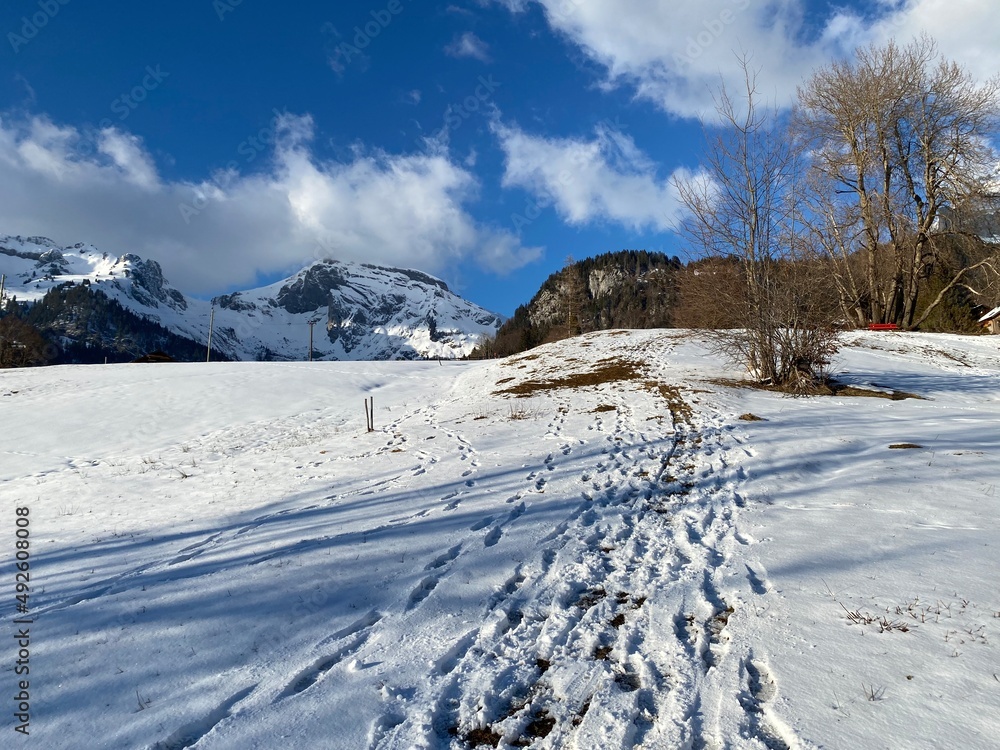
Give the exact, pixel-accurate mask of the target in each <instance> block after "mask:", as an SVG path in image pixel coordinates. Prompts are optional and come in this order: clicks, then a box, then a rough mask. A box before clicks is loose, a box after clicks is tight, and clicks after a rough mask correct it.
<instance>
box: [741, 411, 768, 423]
mask: <svg viewBox="0 0 1000 750" xmlns="http://www.w3.org/2000/svg"><path fill="white" fill-rule="evenodd" d="M740 419H741V420H743V421H744V422H766V421H767V420H766V419H764V417H758V416H757V415H756V414H751V413H750V412H747V413H746V414H740Z"/></svg>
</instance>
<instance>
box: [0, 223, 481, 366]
mask: <svg viewBox="0 0 1000 750" xmlns="http://www.w3.org/2000/svg"><path fill="white" fill-rule="evenodd" d="M0 273H3V274H5V275H6V277H7V279H6V292H5V295H4V296H5V298H6V297H16V298H17V299H18V301H20V302H37V301H38V300H40V299H42V298H43V297H44V296H45V294H46V293H47V292H48V291H49V290H50V289H52V288H53V287H56V286H60V285H62V284H65V283H67V282H68V283H72V284H83V283H87V284H89V285H90V287H91V289H94V290H99V291H101V292H103V293H104V294H105V295H106V296H107V297H108V298H110V299H112V300H115V301H116V302H118V303H119V304H120V305H121V306H122V307H124V308H125V309H127V310H129V311H131V312H133V313H135V314H136V315H138V316H140V317H142V318H145V319H147V320H150V321H153V322H154V323H158V324H159V325H161V326H163V327H164V328H166V329H168V330H170V331H172V332H173V333H175V334H178V335H180V336H184V337H186V338H188V339H191V340H192V341H196V342H199V343H202V344H207V341H208V335H209V329H210V328H211V329H212V331H213V338H212V342H213V343H212V348H213V351H214V352H216V353H218V352H222V353H223V354H224V355H225V356H226V357H227V358H229V359H233V360H250V361H253V360H257V359H262V358H266V359H272V360H293V361H302V360H308V359H309V340H310V339H309V333H310V323H318V326H317V327H316V328H315V329H313V333H314V338H313V358H314V359H318V360H373V359H375V360H380V359H415V358H425V359H437V358H444V359H452V358H458V357H464V356H467V355H468V354H470V353H471V352H472V350H473V349H475V347H476V346H477V345H478V344H479V343H480V342H481V341H482V339H483V337H484V336H487V335H492V334H494V333H495V332H496V328H497V325H498V324H499V322H500V318H499V316H497V315H495V314H494V313H490V312H489V311H487V310H484V309H483V308H481V307H479V306H478V305H475V304H473V303H472V302H469V301H467V300H464V299H462V298H461V297H459V296H457V295H455V294H453V293H452V292H451V291H449V290H448V288H447V286H446V285H445V284H444V282H442V281H440V280H439V279H435V278H434V277H432V276H428V275H427V274H424V273H421V272H418V271H413V270H410V269H398V268H384V267H380V266H375V265H371V264H365V263H347V262H340V261H335V260H324V261H317V262H316V263H313V264H312V265H310V266H307V267H306V268H304V269H302V270H301V271H299V272H298V273H296V274H293V275H292V276H291V277H289V278H287V279H283V280H281V281H278V282H275V283H273V284H270V285H267V286H264V287H260V288H257V289H251V290H247V291H241V292H235V293H233V294H231V295H224V297H223V298H220V300H221V299H225V298H229V299H230V300H232V301H235V302H236V303H237V304H236V305H230V306H227V305H225V304H220V305H218V306H216V307H215V311H214V318H213V312H212V308H213V302H212V301H209V300H199V299H193V298H189V297H185V296H184V295H183V294H182V293H180V292H179V291H177V290H175V289H172V288H171V287H169V286H168V285H166V283H165V280H164V279H163V277H162V271H161V269H160V267H159V265H158V264H157V263H156V262H155V261H144V260H143V259H142V258H140V257H139V256H137V255H132V254H127V255H123V256H121V257H117V258H116V257H110V256H108V254H107V253H101V252H100V251H99V250H97V249H96V248H95V247H93V246H92V245H83V244H78V245H74V246H72V247H67V248H61V247H58V246H57V245H56V244H55V243H54V242H52V240H49V239H46V238H44V237H30V238H24V237H11V236H8V235H0ZM316 276H319V277H321V278H328V277H330V276H333V277H335V278H336V280H337V282H336V283H337V286H336V287H335V288H334V289H330V290H327V289H324V290H323V293H322V298H323V299H324V300H326V299H327V294H328V293H329V292H332V296H333V301H334V302H335V304H336V305H337V308H338V310H339V312H340V313H342V316H343V317H342V319H340V320H337V321H336V323H337V325H336V330H335V333H337V334H339V335H338V336H337V339H336V340H332V339H331V338H330V336H329V335H328V333H327V322H328V320H327V318H328V312H329V305H328V304H325V303H324V304H321V305H318V306H317V305H316V304H312V305H308V307H310V308H311V309H308V310H301V311H298V312H291V311H290V310H289V309H286V307H285V306H282V305H279V303H278V301H277V300H278V299H279V298H280V296H281V295H280V292H282V291H283V290H284V289H285V288H286V287H290V286H292V285H294V284H299V285H301V284H303V283H304V281H305V282H307V283H313V284H315V283H316V280H315V277H316ZM313 291H316V290H315V289H314V290H313ZM290 296H294V295H290ZM431 320H433V321H434V326H435V330H433V331H432V329H431V323H430V321H431Z"/></svg>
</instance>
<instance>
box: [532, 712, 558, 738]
mask: <svg viewBox="0 0 1000 750" xmlns="http://www.w3.org/2000/svg"><path fill="white" fill-rule="evenodd" d="M555 728H556V720H555V717H553V716H549V714H548V712H547V711H541V712H539V713H537V714H535V716H534V717H533V718H532V720H531V723H529V724H528V726H527V727H525V730H524V731H525V733H527V735H528V736H529V737H535V738H539V739H540V738H542V737H547V736H548V734H549V733H550V732H551V731H552V730H553V729H555Z"/></svg>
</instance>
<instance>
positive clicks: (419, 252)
mask: <svg viewBox="0 0 1000 750" xmlns="http://www.w3.org/2000/svg"><path fill="white" fill-rule="evenodd" d="M311 139H312V121H311V119H310V118H308V117H293V116H287V115H286V116H283V117H281V118H279V119H278V121H277V122H276V126H275V138H274V146H273V149H272V150H269V151H268V153H267V155H266V156H267V157H268V159H267V164H266V167H265V168H264V169H263V170H262V171H257V172H255V173H247V172H246V168H247V165H248V164H249V160H248V159H247V158H246V157H247V155H248V154H251V153H252V154H253V155H254V156H255V157H258V158H256V159H255V160H254V162H253V163H254V165H255V166H258V167H259V166H260V162H262V161H264V160H265V155H264V154H263V153H259V152H256V151H255V150H249V151H248V150H246V149H244V148H242V147H244V146H246V144H241V148H240V149H238V150H237V149H234V159H233V161H232V162H230V164H229V165H228V166H227V168H226V169H224V170H222V171H220V172H218V173H217V174H215V175H214V176H213V178H212V179H208V180H204V181H202V182H199V183H192V182H183V181H181V182H175V181H170V180H166V179H164V178H163V177H162V176H161V175H160V174H159V173H158V172H157V169H156V166H155V163H154V160H153V159H152V157H151V156H150V154H149V153H148V151H146V150H145V148H144V147H143V144H142V142H141V141H140V140H139V139H138V138H136V137H135V136H134V135H131V134H129V133H125V132H122V131H119V130H115V129H106V130H102V131H98V132H89V133H88V132H84V131H80V130H77V129H75V128H71V127H61V126H58V125H56V124H54V123H52V122H51V121H50V120H48V119H46V118H43V117H33V118H30V119H27V120H18V121H12V120H7V119H0V232H2V233H8V234H21V235H32V234H35V235H44V236H49V237H52V238H53V239H54V240H56V241H57V242H61V243H65V244H71V243H75V242H92V243H94V244H95V245H97V246H98V247H100V248H101V249H103V250H106V251H107V252H109V253H114V254H120V253H125V252H135V253H137V254H139V255H142V256H145V257H150V258H155V259H156V260H158V261H160V263H161V264H162V265H163V266H164V271H165V273H166V274H167V276H168V278H169V279H170V281H171V283H173V284H174V285H175V286H178V287H180V288H182V289H184V290H185V291H191V292H194V293H196V294H198V293H211V292H214V291H217V290H218V289H219V288H221V287H227V286H231V285H245V284H249V283H253V282H254V281H255V279H256V277H257V275H258V274H264V275H270V274H274V273H279V272H283V271H289V270H297V269H296V266H298V265H300V264H304V263H307V262H309V261H311V260H313V259H315V258H317V257H327V256H330V257H336V258H339V259H342V260H360V261H367V262H374V263H384V264H388V265H397V266H403V267H412V268H418V269H421V270H424V271H427V272H429V273H444V272H447V271H449V270H451V269H453V268H454V265H455V263H456V262H459V261H462V260H466V259H470V260H473V261H476V262H479V263H480V264H481V265H483V266H484V267H486V268H488V269H491V270H496V271H506V270H512V269H513V268H516V267H518V266H520V265H523V264H525V263H528V262H530V261H532V260H535V259H536V258H538V257H539V256H540V254H541V250H540V249H538V248H525V247H522V246H521V244H520V241H519V239H518V238H517V237H516V236H514V235H513V234H510V233H509V232H506V231H498V230H495V229H492V228H489V227H484V226H481V225H480V224H478V223H477V222H476V221H475V220H474V219H473V218H472V216H471V215H470V214H469V213H468V211H467V208H466V205H467V204H468V203H469V202H471V201H473V200H474V199H475V198H476V194H477V188H478V184H477V181H476V179H475V177H474V176H473V175H472V174H471V173H470V172H469V171H467V170H466V169H465V168H463V167H462V166H460V165H459V164H456V163H455V162H453V161H452V160H451V159H450V158H449V156H448V155H447V153H445V152H444V151H437V152H432V153H418V154H404V155H394V154H387V153H384V152H382V151H371V152H366V153H356V154H355V155H354V156H353V157H352V158H351V159H350V160H347V161H345V162H322V161H319V160H318V159H317V158H316V157H315V156H314V154H313V153H312V150H311Z"/></svg>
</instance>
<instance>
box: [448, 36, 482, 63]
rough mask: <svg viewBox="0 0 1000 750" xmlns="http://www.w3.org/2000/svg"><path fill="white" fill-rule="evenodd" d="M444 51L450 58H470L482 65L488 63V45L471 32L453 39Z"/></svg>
mask: <svg viewBox="0 0 1000 750" xmlns="http://www.w3.org/2000/svg"><path fill="white" fill-rule="evenodd" d="M444 51H445V52H447V53H448V54H449V55H451V56H452V57H472V58H474V59H476V60H479V61H480V62H484V63H488V62H489V61H490V47H489V45H488V44H487V43H486V42H484V41H483V40H482V39H480V38H479V37H478V36H476V35H475V34H473V33H472V32H471V31H467V32H465V33H464V34H462V35H461V36H460V37H458V38H457V39H455V41H453V42H452V43H451V44H449V45H448V46H447V47H445V49H444Z"/></svg>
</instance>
